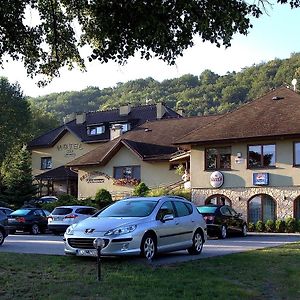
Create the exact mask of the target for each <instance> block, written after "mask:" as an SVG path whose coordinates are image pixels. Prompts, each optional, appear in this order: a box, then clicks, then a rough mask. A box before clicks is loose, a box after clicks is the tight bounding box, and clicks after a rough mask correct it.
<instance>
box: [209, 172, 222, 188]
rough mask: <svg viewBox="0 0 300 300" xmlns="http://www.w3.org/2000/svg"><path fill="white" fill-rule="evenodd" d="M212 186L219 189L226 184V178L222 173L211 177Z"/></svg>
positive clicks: (213, 173) (213, 174) (216, 173)
mask: <svg viewBox="0 0 300 300" xmlns="http://www.w3.org/2000/svg"><path fill="white" fill-rule="evenodd" d="M209 181H210V185H211V186H212V187H214V188H219V187H221V186H222V185H223V183H224V176H223V174H222V173H221V172H219V171H215V172H212V173H211V175H210V180H209Z"/></svg>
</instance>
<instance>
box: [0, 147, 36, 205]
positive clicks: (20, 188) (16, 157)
mask: <svg viewBox="0 0 300 300" xmlns="http://www.w3.org/2000/svg"><path fill="white" fill-rule="evenodd" d="M31 173H32V169H31V155H30V153H29V151H27V149H26V148H25V147H22V148H21V149H20V148H19V149H17V150H16V152H15V154H13V155H10V156H8V157H7V158H6V160H5V162H4V163H3V166H2V174H4V175H3V176H4V180H3V181H4V185H5V187H6V189H5V191H4V196H5V198H6V200H7V201H6V202H8V203H10V204H13V205H15V207H20V206H21V205H22V204H23V203H24V202H25V201H29V200H30V199H31V198H32V197H33V196H34V195H35V194H36V190H37V187H36V186H35V185H34V184H33V181H32V174H31Z"/></svg>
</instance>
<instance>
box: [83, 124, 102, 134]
mask: <svg viewBox="0 0 300 300" xmlns="http://www.w3.org/2000/svg"><path fill="white" fill-rule="evenodd" d="M104 132H105V126H104V125H94V126H89V127H88V128H87V134H88V135H99V134H102V133H104Z"/></svg>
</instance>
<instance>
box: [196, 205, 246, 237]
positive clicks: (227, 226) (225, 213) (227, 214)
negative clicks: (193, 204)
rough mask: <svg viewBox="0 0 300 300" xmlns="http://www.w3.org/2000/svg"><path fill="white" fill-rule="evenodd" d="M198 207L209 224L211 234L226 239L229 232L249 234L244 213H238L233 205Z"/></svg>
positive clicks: (208, 230) (208, 228) (208, 229)
mask: <svg viewBox="0 0 300 300" xmlns="http://www.w3.org/2000/svg"><path fill="white" fill-rule="evenodd" d="M197 209H198V211H199V212H200V213H201V214H202V216H203V218H204V220H205V222H206V224H207V233H208V235H209V236H217V237H219V238H222V239H225V238H226V237H227V235H229V234H239V235H242V236H246V235H247V223H246V222H245V220H244V219H243V218H242V214H240V213H237V212H236V211H235V210H234V209H233V208H232V207H230V206H228V205H214V204H209V205H205V206H198V207H197Z"/></svg>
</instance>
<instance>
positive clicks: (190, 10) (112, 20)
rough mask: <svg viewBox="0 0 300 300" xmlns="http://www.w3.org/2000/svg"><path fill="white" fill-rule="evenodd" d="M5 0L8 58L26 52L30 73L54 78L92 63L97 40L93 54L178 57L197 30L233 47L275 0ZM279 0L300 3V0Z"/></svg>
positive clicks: (1, 50) (2, 17)
mask: <svg viewBox="0 0 300 300" xmlns="http://www.w3.org/2000/svg"><path fill="white" fill-rule="evenodd" d="M2 2H3V3H1V7H0V29H1V42H0V44H1V47H0V58H2V60H3V57H4V56H5V55H6V54H8V55H10V56H11V57H12V58H13V59H22V60H23V62H24V64H25V66H26V68H27V71H28V74H30V75H32V76H33V75H35V74H37V73H40V74H46V75H48V76H50V78H51V77H52V76H57V75H58V74H59V72H58V70H59V69H60V68H61V67H64V66H67V67H69V68H72V67H73V65H74V64H77V65H79V67H80V68H82V69H84V59H83V58H82V57H81V56H80V52H79V49H80V47H83V46H85V45H88V46H90V47H91V54H90V55H89V56H88V59H89V60H90V61H91V60H96V59H97V60H100V61H101V62H107V61H108V60H114V61H117V62H119V63H124V62H125V61H126V60H127V59H128V58H129V57H131V56H133V55H134V54H136V52H137V51H138V50H140V55H141V57H142V58H145V59H149V58H150V57H152V56H156V57H158V58H160V59H162V60H164V61H167V62H168V63H170V64H174V59H175V58H176V57H178V56H180V55H182V53H183V51H184V50H185V49H186V48H188V47H190V46H192V45H193V37H194V36H195V35H197V34H198V35H199V36H200V37H201V39H202V40H203V41H209V42H211V43H213V44H215V45H217V46H220V45H221V44H223V45H225V46H230V41H231V39H232V37H233V35H234V34H235V33H240V34H247V33H248V30H249V29H250V28H251V27H252V25H251V21H250V18H251V17H255V18H258V17H259V16H261V15H262V14H263V11H264V7H265V5H266V4H269V2H268V1H267V0H259V1H257V2H253V3H254V4H251V3H248V2H246V1H243V0H227V1H215V0H211V1H199V0H180V1H178V0H176V1H175V0H167V1H159V0H151V1H150V0H149V1H135V0H128V1H86V0H77V1H73V0H39V1H36V0H18V1H17V0H6V1H2ZM277 2H278V3H281V4H286V3H288V4H289V5H290V6H291V7H298V6H299V5H300V0H290V1H287V0H277ZM30 10H31V11H30ZM28 12H29V13H32V15H34V14H37V15H38V17H39V18H38V22H28V21H27V20H26V18H25V15H26V13H27V14H28ZM78 32H80V36H78ZM2 60H1V61H0V63H1V62H2Z"/></svg>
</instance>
